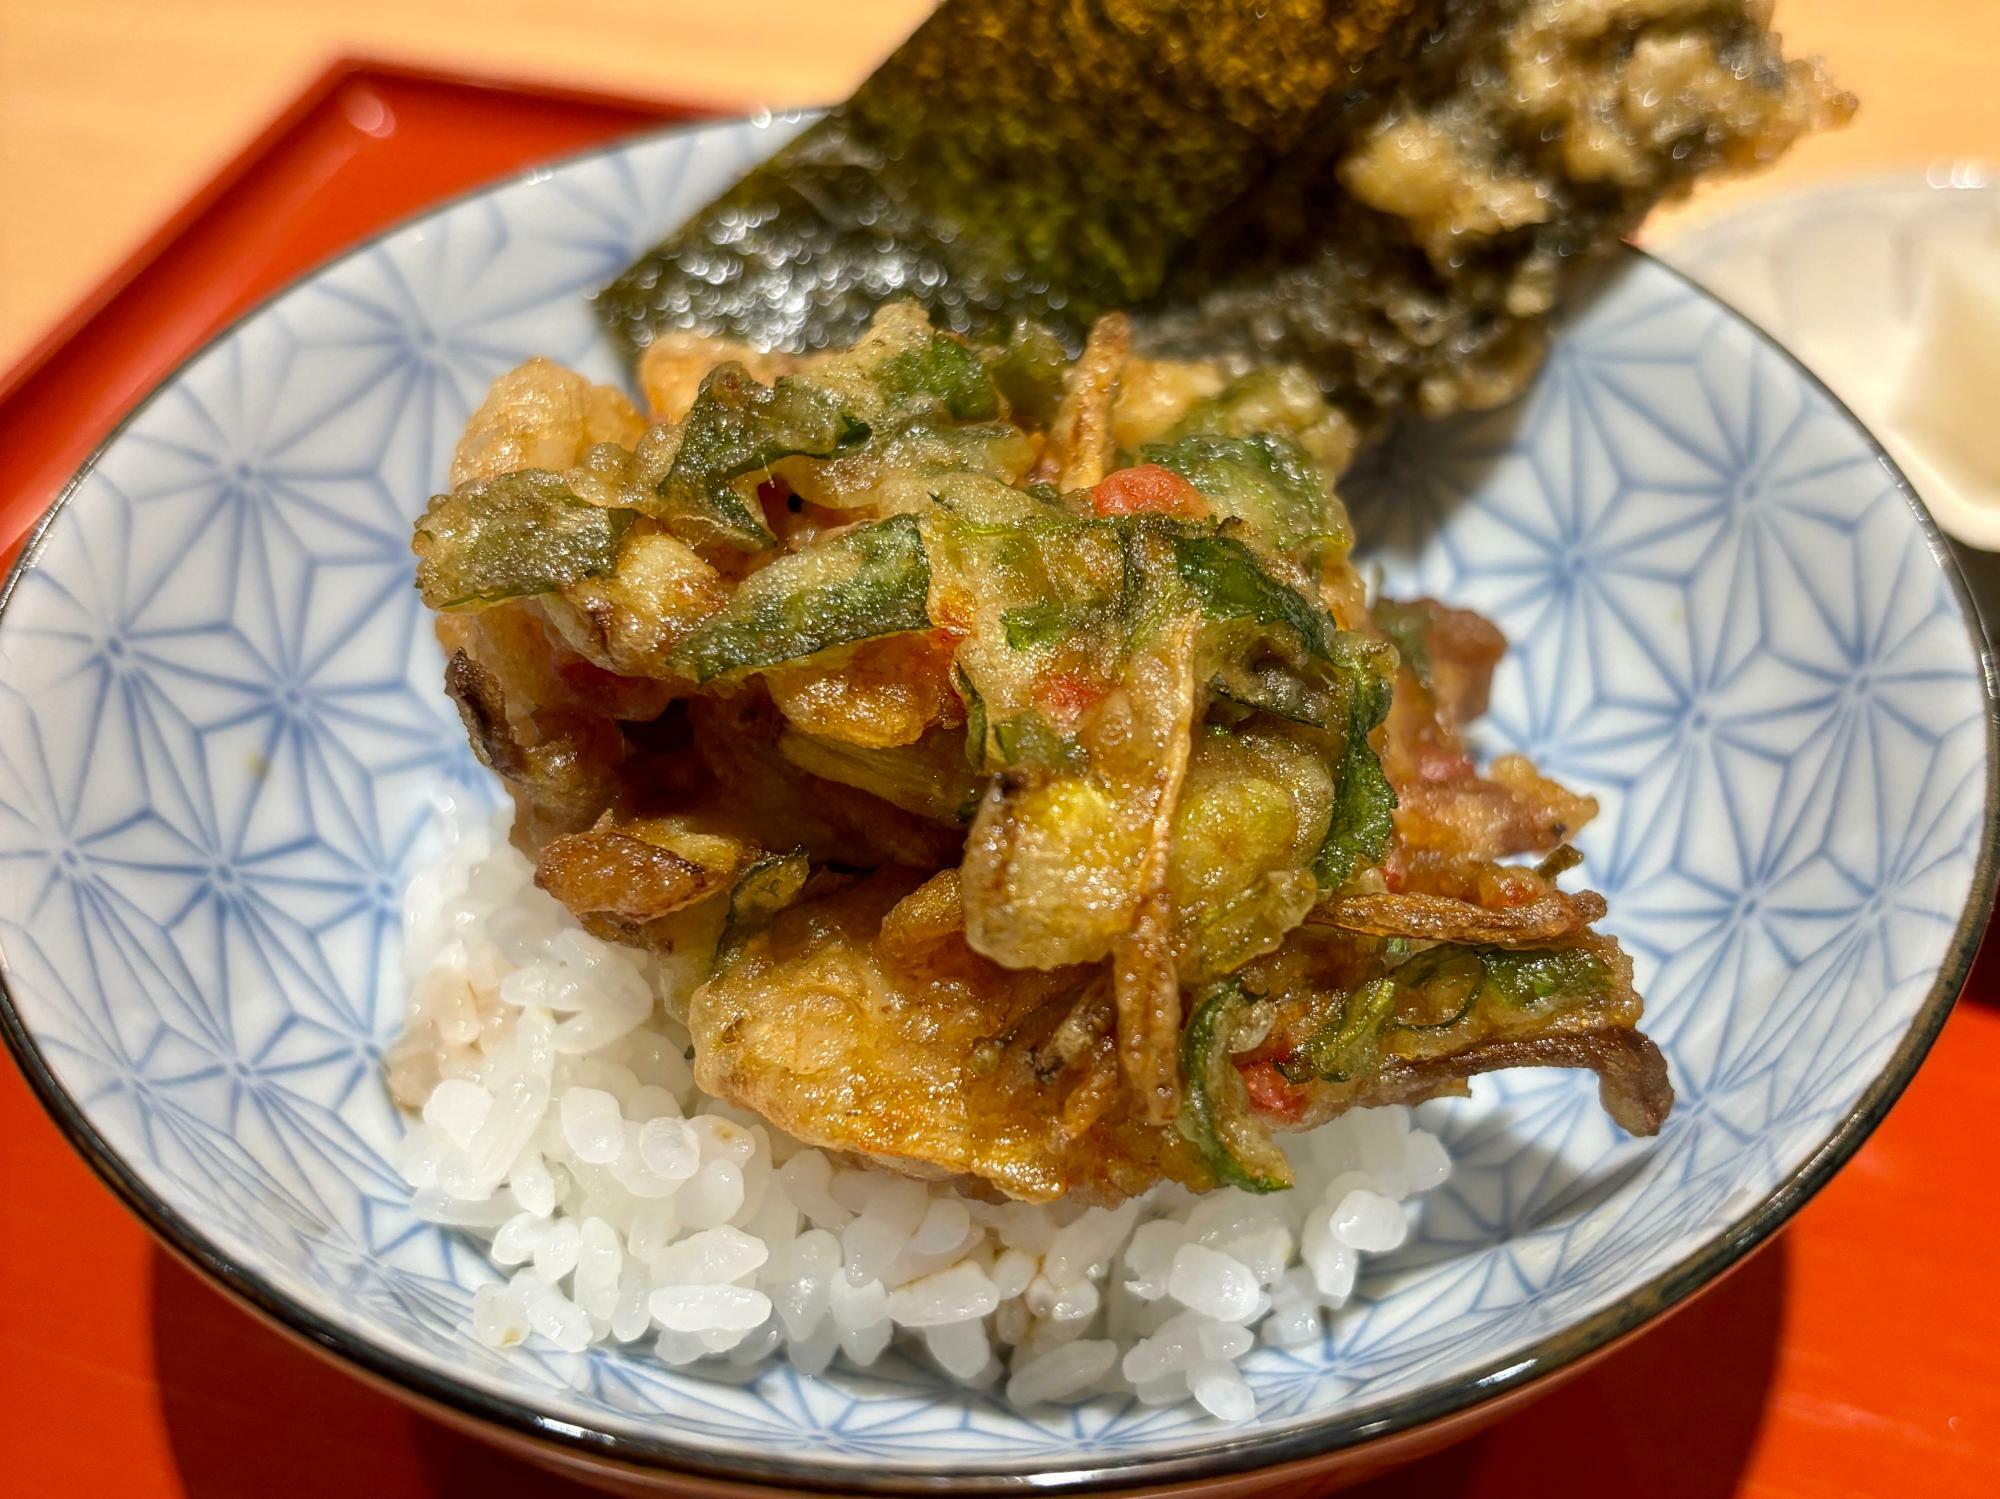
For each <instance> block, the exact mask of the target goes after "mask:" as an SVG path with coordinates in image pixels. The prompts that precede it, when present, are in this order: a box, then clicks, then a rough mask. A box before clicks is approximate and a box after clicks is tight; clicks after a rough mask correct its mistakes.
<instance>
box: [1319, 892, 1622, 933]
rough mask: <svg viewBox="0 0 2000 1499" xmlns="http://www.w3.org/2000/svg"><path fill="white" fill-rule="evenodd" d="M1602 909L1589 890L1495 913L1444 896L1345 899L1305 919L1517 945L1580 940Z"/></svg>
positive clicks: (1327, 904)
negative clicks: (1578, 937) (1566, 938)
mask: <svg viewBox="0 0 2000 1499" xmlns="http://www.w3.org/2000/svg"><path fill="white" fill-rule="evenodd" d="M1604 910H1605V906H1604V897H1603V896H1601V895H1599V894H1597V893H1596V892H1595V891H1592V890H1584V891H1579V892H1578V893H1577V894H1575V895H1565V894H1564V893H1563V892H1561V891H1560V890H1551V891H1549V892H1548V893H1547V894H1546V895H1543V896H1541V897H1540V898H1539V899H1537V900H1533V901H1530V902H1528V903H1526V904H1524V905H1518V906H1500V907H1497V908H1489V907H1485V906H1477V905H1474V904H1473V903H1472V902H1470V901H1464V900H1454V899H1452V898H1451V897H1450V896H1446V895H1344V896H1336V897H1334V898H1333V899H1332V900H1329V901H1327V902H1325V903H1324V904H1323V905H1321V906H1320V907H1319V908H1318V909H1317V910H1316V911H1314V912H1313V914H1312V916H1311V917H1310V918H1308V919H1309V920H1312V921H1316V922H1320V923H1323V924H1324V925H1327V926H1334V927H1340V928H1342V929H1343V930H1345V931H1350V932H1361V933H1364V934H1366V935H1368V936H1371V937H1413V938H1422V939H1425V940H1428V941H1432V942H1490V943H1502V944H1505V943H1515V944H1520V943H1529V942H1553V941H1556V940H1558V939H1560V938H1563V937H1574V936H1578V935H1580V934H1582V933H1583V932H1586V931H1588V930H1589V929H1590V927H1591V925H1592V924H1593V923H1594V922H1597V921H1599V920H1601V919H1602V918H1603V916H1604Z"/></svg>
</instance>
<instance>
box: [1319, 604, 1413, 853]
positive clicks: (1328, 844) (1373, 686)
mask: <svg viewBox="0 0 2000 1499" xmlns="http://www.w3.org/2000/svg"><path fill="white" fill-rule="evenodd" d="M1334 645H1335V652H1336V655H1337V657H1338V659H1339V679H1340V683H1341V689H1342V694H1343V696H1344V698H1345V702H1344V704H1343V710H1344V711H1343V712H1342V713H1341V727H1342V730H1343V732H1344V735H1345V742H1344V743H1343V745H1342V748H1341V753H1340V763H1339V765H1338V766H1337V767H1336V768H1335V770H1334V777H1333V821H1332V823H1331V824H1330V825H1329V826H1328V828H1327V833H1326V841H1325V842H1324V843H1322V844H1321V845H1320V850H1319V856H1318V857H1317V858H1316V859H1314V860H1313V873H1314V874H1315V875H1316V876H1318V878H1319V882H1320V887H1321V888H1322V889H1326V890H1336V889H1338V888H1339V887H1340V886H1342V885H1344V884H1346V883H1347V882H1348V881H1349V880H1351V879H1353V878H1354V876H1355V875H1356V874H1357V873H1358V872H1359V871H1361V870H1363V869H1366V868H1367V867H1368V866H1369V865H1371V864H1379V863H1381V862H1382V860H1383V859H1384V858H1386V857H1387V856H1388V852H1389V840H1390V839H1391V838H1392V837H1393V836H1394V835H1395V831H1396V788H1395V787H1393V786H1391V785H1390V784H1389V777H1388V775H1387V774H1386V773H1385V772H1384V771H1383V769H1382V761H1381V758H1380V757H1379V756H1378V755H1377V754H1376V753H1375V747H1374V745H1372V744H1370V743H1369V742H1368V736H1369V734H1370V733H1372V732H1373V731H1374V729H1375V726H1376V725H1377V724H1379V723H1381V722H1382V720H1383V719H1385V718H1387V717H1388V716H1389V693H1390V683H1389V676H1388V671H1389V664H1388V661H1387V659H1386V657H1387V653H1386V652H1385V651H1383V650H1382V649H1381V647H1380V645H1379V644H1378V643H1376V642H1372V641H1369V640H1367V639H1365V638H1364V637H1361V636H1358V635H1355V634H1352V633H1351V632H1347V631H1342V632H1341V633H1340V635H1339V637H1338V639H1337V640H1336V641H1335V643H1334Z"/></svg>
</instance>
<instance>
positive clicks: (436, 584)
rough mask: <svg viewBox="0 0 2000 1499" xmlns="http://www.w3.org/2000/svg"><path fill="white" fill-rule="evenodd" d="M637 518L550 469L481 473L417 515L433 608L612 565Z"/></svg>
mask: <svg viewBox="0 0 2000 1499" xmlns="http://www.w3.org/2000/svg"><path fill="white" fill-rule="evenodd" d="M636 519H638V517H637V515H636V514H635V513H634V512H633V511H630V510H606V509H601V508H600V507H598V506H596V505H587V504H585V503H584V502H583V501H582V500H579V499H578V498H577V497H576V496H575V495H574V494H572V493H571V492H570V489H569V486H568V485H566V484H564V483H563V481H562V480H561V479H560V478H559V477H557V476H556V475H555V474H551V473H548V472H545V471H544V470H542V469H521V470H519V471H517V472H515V473H511V474H501V475H500V476H498V477H497V478H492V479H475V480H473V481H472V482H471V483H468V484H461V485H459V486H458V488H457V489H456V490H454V491H452V493H450V494H441V495H439V496H437V497H436V498H435V499H433V500H432V501H431V502H430V505H429V506H428V508H426V509H425V511H424V515H423V519H422V520H420V521H418V522H417V531H416V536H415V538H414V540H413V541H412V543H411V546H412V548H413V549H414V550H415V552H416V554H417V557H418V559H419V560H418V562H417V588H418V590H419V591H420V592H422V594H423V596H424V602H425V603H426V604H428V605H429V606H430V607H431V608H433V609H473V608H477V607H479V606H480V605H482V604H494V603H498V602H499V601H501V600H502V599H511V598H522V597H527V596H530V595H534V594H539V593H554V592H555V591H556V590H557V589H560V588H564V587H566V586H568V585H569V584H571V583H577V582H581V581H582V580H583V579H585V578H590V577H596V576H598V575H599V574H601V573H608V572H610V571H611V569H612V567H613V566H614V565H615V564H616V563H617V561H618V548H619V545H620V543H621V542H622V541H623V540H624V538H625V533H626V531H627V530H629V529H630V528H631V525H632V522H633V521H634V520H636Z"/></svg>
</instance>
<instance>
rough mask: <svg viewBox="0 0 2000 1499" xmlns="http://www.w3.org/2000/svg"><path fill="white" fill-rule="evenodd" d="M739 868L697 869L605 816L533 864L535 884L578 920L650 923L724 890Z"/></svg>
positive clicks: (721, 864) (553, 844) (728, 863)
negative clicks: (594, 918) (600, 918)
mask: <svg viewBox="0 0 2000 1499" xmlns="http://www.w3.org/2000/svg"><path fill="white" fill-rule="evenodd" d="M717 841H719V840H717ZM739 863H740V860H739V859H735V858H726V857H725V858H717V859H715V860H714V862H712V863H705V864H704V863H698V862H696V860H694V859H691V858H689V857H687V856H686V855H684V854H682V853H680V852H678V851H677V850H675V849H674V848H672V847H669V846H667V845H666V844H665V843H660V842H649V841H648V840H647V839H646V838H645V837H643V836H640V833H639V830H638V829H629V828H621V827H618V826H616V825H615V824H614V823H613V822H612V821H611V819H610V817H609V816H608V815H607V816H606V817H603V818H601V819H599V821H598V822H597V824H596V825H595V826H594V827H591V828H589V829H586V830H585V831H584V832H581V833H566V834H564V835H563V836H562V837H560V838H555V839H552V840H551V841H550V842H549V844H548V846H547V847H545V848H544V849H543V850H542V852H541V857H539V858H538V859H536V861H535V883H536V884H537V885H539V886H540V887H541V888H542V889H544V890H546V891H547V892H548V893H549V894H550V895H553V896H554V897H555V898H556V899H557V900H559V901H561V902H562V903H563V905H564V906H566V907H567V908H568V909H569V910H570V911H571V912H573V913H574V914H575V915H578V916H585V915H592V916H613V917H617V918H618V919H620V920H622V921H652V920H655V919H657V918H658V917H661V916H666V915H668V914H670V913H672V912H674V911H678V910H680V909H681V908H682V907H683V906H689V905H692V904H694V902H696V901H698V900H701V899H703V898H705V897H707V896H710V895H714V894H717V893H718V892H720V891H723V890H726V889H728V888H729V882H730V879H731V877H732V876H733V875H734V874H735V873H736V870H737V867H738V865H739Z"/></svg>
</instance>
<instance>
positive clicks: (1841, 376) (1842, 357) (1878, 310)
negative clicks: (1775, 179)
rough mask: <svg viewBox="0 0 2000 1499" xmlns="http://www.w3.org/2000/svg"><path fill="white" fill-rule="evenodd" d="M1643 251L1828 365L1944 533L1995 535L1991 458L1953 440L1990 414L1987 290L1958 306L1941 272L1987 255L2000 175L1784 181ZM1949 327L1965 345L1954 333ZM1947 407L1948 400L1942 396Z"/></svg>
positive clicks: (1999, 530) (1962, 169) (1996, 362)
mask: <svg viewBox="0 0 2000 1499" xmlns="http://www.w3.org/2000/svg"><path fill="white" fill-rule="evenodd" d="M1653 249H1654V253H1656V254H1657V255H1659V256H1660V258H1661V259H1663V260H1665V261H1666V262H1667V263H1668V264H1669V265H1671V266H1673V267H1675V268H1676V269H1677V270H1680V271H1681V272H1683V273H1684V274H1686V275H1687V276H1689V277H1691V278H1692V279H1693V280H1695V281H1697V282H1699V283H1700V284H1701V285H1702V286H1704V287H1706V288H1707V289H1708V290H1709V291H1712V292H1714V293H1715V294H1716V295H1717V296H1718V297H1720V298H1722V300H1723V301H1725V302H1727V303H1729V305H1730V306H1732V307H1734V308H1735V309H1736V310H1737V311H1738V312H1740V313H1742V314H1743V315H1744V316H1745V317H1747V318H1749V319H1750V320H1751V321H1752V322H1754V323H1756V324H1757V325H1758V326H1759V327H1760V328H1762V329H1763V330H1764V331H1765V332H1767V333H1769V334H1770V335H1771V336H1772V337H1773V338H1775V339H1777V340H1778V342H1779V343H1781V344H1783V345H1784V346H1785V347H1786V348H1787V349H1789V350H1791V351H1792V353H1794V354H1796V355H1797V356H1798V357H1799V358H1800V359H1801V360H1803V361H1804V362H1805V364H1806V365H1807V367H1808V368H1810V369H1811V370H1812V371H1813V373H1815V374H1816V375H1818V376H1819V377H1820V378H1821V379H1822V380H1824V381H1826V383H1827V384H1828V385H1830V386H1831V387H1832V388H1833V389H1834V390H1835V391H1836V392H1837V393H1838V394H1839V395H1840V397H1841V399H1842V400H1844V401H1846V402H1847V404H1848V405H1849V406H1850V407H1851V408H1852V409H1853V410H1854V412H1855V413H1856V414H1857V415H1858V416H1860V417H1861V419H1862V420H1863V421H1865V422H1866V423H1867V424H1868V426H1869V428H1870V429H1871V430H1872V431H1873V432H1874V433H1875V434H1876V435H1877V436H1878V437H1880V438H1881V439H1882V441H1883V442H1884V443H1885V444H1886V445H1887V446H1888V449H1889V451H1890V452H1891V453H1893V454H1894V455H1895V457H1896V461H1897V462H1898V463H1899V464H1901V465H1902V468H1903V471H1904V472H1905V473H1906V474H1908V475H1909V477H1910V479H1911V480H1912V481H1913V483H1914V484H1915V486H1916V489H1917V492H1918V494H1919V495H1921V496H1922V498H1923V501H1924V503H1925V505H1926V506H1928V507H1929V509H1930V512H1931V514H1932V515H1933V516H1935V517H1936V518H1937V522H1938V524H1939V525H1940V526H1941V527H1943V528H1944V530H1945V532H1946V534H1948V535H1950V536H1952V537H1954V538H1956V539H1957V540H1959V541H1962V542H1964V543H1966V544H1967V545H1970V546H1974V547H1980V548H1984V549H1986V550H1989V551H1990V550H1994V549H1996V548H2000V473H1996V472H1995V471H1994V470H1993V466H1992V460H1991V459H1986V460H1984V461H1981V460H1979V459H1977V458H1975V457H1971V456H1968V455H1967V454H1966V453H1964V452H1963V451H1961V449H1962V448H1963V447H1964V445H1965V444H1964V441H1963V439H1964V437H1965V436H1968V435H1970V434H1959V433H1956V432H1954V431H1953V430H1951V425H1952V423H1953V422H1956V421H1963V422H1966V423H1969V424H1970V425H1972V426H1974V427H1985V428H1987V429H1989V430H1990V428H1991V426H1992V418H1991V415H1990V413H1989V412H1987V411H1983V410H1980V409H1979V402H1978V399H1977V397H1976V396H1975V398H1974V399H1973V400H1971V401H1966V402H1963V403H1960V402H1959V401H1956V400H1952V399H1944V400H1939V399H1936V397H1937V395H1938V393H1939V392H1938V386H1937V385H1936V384H1934V383H1933V382H1934V381H1942V382H1944V384H1945V386H1946V387H1951V386H1953V385H1962V384H1964V383H1967V382H1972V383H1976V384H1983V385H1984V386H1985V387H1986V388H1985V390H1984V396H1985V401H1986V403H1987V404H1988V405H1990V403H1991V402H1992V401H1994V400H2000V373H1996V372H2000V349H1996V348H1994V347H1992V345H1993V344H1994V342H1995V341H1996V340H2000V311H1995V310H1992V308H2000V303H1994V304H1992V307H1990V308H1989V309H1988V310H1987V311H1986V313H1985V315H1984V316H1983V317H1980V316H1977V315H1976V314H1975V315H1974V316H1971V317H1968V316H1967V315H1966V314H1967V312H1968V311H1970V310H1972V309H1969V308H1967V307H1966V306H1963V305H1960V303H1959V301H1958V299H1957V298H1955V297H1954V296H1953V295H1952V293H1953V287H1954V278H1976V279H1978V280H1983V281H1990V280H1992V279H1993V277H1994V267H1996V266H2000V183H1996V181H1995V174H1994V171H1993V169H1992V168H1989V167H1984V166H1981V165H1979V164H1978V163H1976V162H1963V161H1961V162H1943V163H1940V164H1939V165H1937V166H1935V167H1933V168H1932V169H1931V170H1929V171H1928V172H1924V173H1919V174H1912V175H1907V176H1895V177H1874V178H1868V179H1864V180H1862V181H1858V182H1843V183H1838V184H1835V185H1833V186H1830V187H1820V188H1813V189H1809V190H1806V191H1801V192H1794V193H1784V194H1780V195H1778V196H1776V197H1772V198H1766V199H1762V200H1759V201H1757V202H1755V203H1752V204H1751V205H1749V206H1748V207H1746V208H1742V209H1739V210H1737V211H1736V212H1734V213H1731V214H1727V215H1725V216H1724V217H1722V218H1719V219H1715V220H1712V221H1710V222H1708V223H1703V224H1697V225H1696V226H1694V227H1693V228H1691V229H1688V230H1687V231H1685V232H1683V233H1681V234H1677V235H1673V236H1670V237H1669V238H1667V239H1665V240H1663V241H1661V242H1660V243H1659V244H1657V245H1655V246H1654V247H1653ZM1960 339H1963V340H1965V341H1966V347H1964V348H1959V347H1955V345H1956V344H1957V342H1958V341H1959V340H1960ZM1954 408H1956V410H1954Z"/></svg>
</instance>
